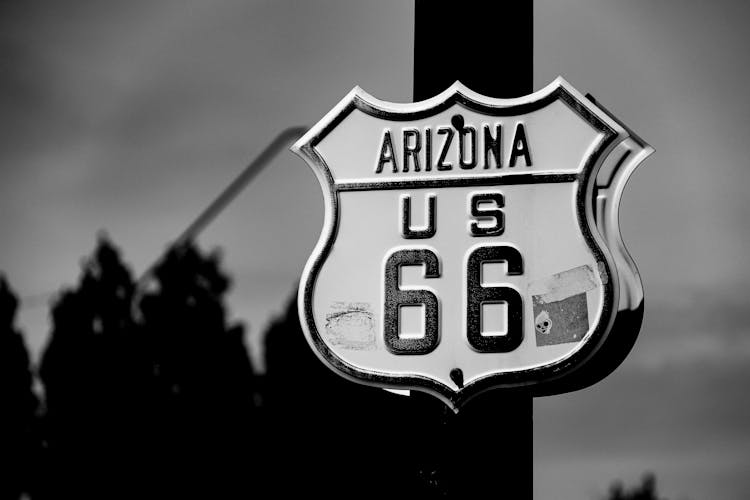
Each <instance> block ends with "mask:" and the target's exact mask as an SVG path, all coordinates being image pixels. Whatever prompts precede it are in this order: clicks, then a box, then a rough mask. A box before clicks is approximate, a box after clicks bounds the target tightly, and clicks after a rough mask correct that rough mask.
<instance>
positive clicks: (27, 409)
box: [0, 276, 38, 499]
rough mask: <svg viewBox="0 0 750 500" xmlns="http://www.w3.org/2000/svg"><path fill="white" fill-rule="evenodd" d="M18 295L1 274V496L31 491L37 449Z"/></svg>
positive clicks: (34, 407) (14, 495) (33, 399)
mask: <svg viewBox="0 0 750 500" xmlns="http://www.w3.org/2000/svg"><path fill="white" fill-rule="evenodd" d="M17 307H18V299H17V298H16V296H15V294H14V293H13V292H12V291H11V290H10V287H9V286H8V283H7V281H6V280H5V277H3V276H0V407H2V412H0V464H2V465H1V466H0V476H2V480H0V498H2V499H6V498H7V499H17V498H20V497H21V495H22V493H24V492H28V491H29V487H30V480H31V474H32V470H33V467H34V464H33V461H34V456H35V454H36V452H37V450H38V441H37V440H36V438H35V432H34V428H35V425H34V420H35V412H36V409H37V405H38V401H37V399H36V396H35V395H34V393H33V391H32V376H31V371H30V369H29V355H28V352H27V351H26V346H25V345H24V342H23V337H22V336H21V334H20V333H19V332H18V331H16V329H15V328H14V326H13V322H14V319H15V315H16V308H17Z"/></svg>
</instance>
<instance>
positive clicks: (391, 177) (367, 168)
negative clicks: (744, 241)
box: [293, 2, 651, 498]
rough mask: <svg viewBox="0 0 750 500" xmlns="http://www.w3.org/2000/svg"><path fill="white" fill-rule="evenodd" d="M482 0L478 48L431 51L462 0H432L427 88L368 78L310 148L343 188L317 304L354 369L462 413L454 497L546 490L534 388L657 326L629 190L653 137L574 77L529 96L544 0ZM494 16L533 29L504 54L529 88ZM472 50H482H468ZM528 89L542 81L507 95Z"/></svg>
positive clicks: (561, 380) (325, 340) (590, 374)
mask: <svg viewBox="0 0 750 500" xmlns="http://www.w3.org/2000/svg"><path fill="white" fill-rule="evenodd" d="M482 5H483V6H484V9H483V10H482V16H481V19H479V17H480V16H477V17H476V18H474V17H472V18H471V19H472V20H475V21H476V23H478V24H479V25H484V26H479V27H477V26H473V29H474V32H475V33H478V34H479V35H478V37H475V38H474V39H473V40H472V44H471V45H470V46H467V45H465V44H459V43H456V44H454V46H453V47H452V48H449V49H447V52H448V53H447V54H446V53H445V52H443V53H442V56H441V57H442V58H441V59H440V60H438V59H434V60H430V58H426V60H423V59H422V58H421V57H420V55H421V54H422V52H420V50H421V49H420V47H422V48H424V46H425V40H427V39H433V40H434V38H429V37H425V38H420V33H421V34H423V35H424V34H426V33H429V31H430V30H438V29H440V28H441V26H442V25H444V24H445V23H446V19H447V18H448V17H451V16H452V15H453V14H454V13H453V12H452V11H449V10H447V9H444V7H446V4H443V3H441V2H426V3H421V2H418V3H417V29H416V41H415V59H416V61H415V68H416V70H415V97H417V98H420V99H421V98H426V99H424V100H419V102H415V103H413V104H398V103H390V102H385V101H381V100H378V99H377V98H375V97H373V96H371V95H369V94H367V93H366V92H365V91H364V90H362V89H360V88H358V87H357V88H355V89H353V90H352V91H351V92H350V93H349V94H348V95H347V96H346V97H344V99H342V100H341V102H339V104H337V105H336V106H335V107H334V108H333V109H332V110H331V111H330V112H329V113H328V114H327V115H326V116H325V117H324V118H323V119H322V120H320V122H318V123H317V124H316V125H315V126H314V127H313V128H312V129H310V130H309V131H308V132H307V133H306V134H305V135H304V136H303V137H302V138H301V139H300V140H299V141H298V142H297V143H296V144H295V145H294V147H293V150H294V151H295V152H297V153H298V154H299V155H301V156H302V157H303V158H304V159H305V160H306V161H307V162H308V163H309V164H310V166H311V167H312V169H313V171H314V172H315V173H316V175H317V177H318V179H319V181H320V183H321V186H322V188H323V192H324V197H325V203H326V215H325V223H324V229H323V232H322V234H321V238H320V240H319V242H318V244H317V246H316V247H315V249H314V251H313V255H312V256H311V258H310V260H309V261H308V264H307V266H306V267H305V271H304V273H303V277H302V282H301V286H300V292H299V312H300V319H301V323H302V326H303V330H304V331H305V334H306V336H307V339H308V341H309V343H310V345H311V346H312V347H313V349H314V350H315V352H316V354H317V355H318V356H319V357H320V359H321V360H322V361H324V362H325V363H326V364H327V365H328V366H329V367H331V368H332V369H333V370H334V371H336V372H337V373H339V374H340V375H342V376H344V377H346V378H349V379H351V380H353V381H357V382H361V383H366V384H370V385H377V386H381V387H385V388H402V389H412V390H417V391H422V392H426V393H429V394H431V395H432V396H435V397H437V398H439V399H440V400H442V401H443V402H444V403H445V405H447V407H449V408H451V409H452V410H453V411H454V412H455V413H456V414H457V415H458V416H457V417H455V418H453V417H449V416H447V415H448V414H442V416H440V417H439V418H440V419H441V420H440V423H439V424H438V425H437V426H435V425H434V423H433V424H432V425H433V426H432V430H433V431H435V430H436V429H437V432H438V434H439V435H438V436H434V438H435V439H437V440H438V441H440V440H444V441H445V442H444V443H443V444H442V445H440V444H438V445H435V450H436V453H438V454H441V453H442V454H443V455H444V459H442V460H438V461H437V463H438V466H437V469H438V470H436V471H434V472H436V473H437V475H438V476H439V480H441V481H443V483H444V484H445V485H446V486H445V490H446V494H448V496H453V495H455V496H458V495H461V494H463V495H466V496H467V497H469V496H476V495H479V494H487V493H488V492H490V491H492V490H493V489H494V488H493V486H496V487H497V489H502V490H503V491H504V492H505V493H507V494H508V495H509V498H530V496H531V436H532V422H531V401H532V400H531V398H532V396H533V395H542V394H554V393H559V392H565V391H568V390H574V389H576V388H580V387H584V386H586V385H590V384H591V383H594V382H595V381H597V380H599V379H600V378H602V377H603V376H604V375H606V374H607V373H609V372H610V371H611V370H613V369H614V367H615V366H616V365H617V364H619V363H620V362H621V361H622V359H624V356H625V355H626V354H627V351H628V350H629V349H630V347H631V346H632V343H633V341H634V339H635V337H636V335H637V333H638V329H639V327H640V317H641V316H640V314H641V312H642V290H641V283H640V279H639V277H638V274H637V270H636V269H635V266H634V264H633V261H632V259H631V258H630V257H629V255H628V254H627V251H626V250H625V247H624V244H623V242H622V239H621V238H620V232H619V226H618V206H619V200H620V197H621V195H622V190H623V186H624V184H625V182H626V181H627V177H628V176H629V175H630V173H632V171H633V169H634V168H635V167H636V166H637V165H638V164H639V163H640V161H642V160H643V158H645V157H646V156H648V154H650V152H651V149H650V148H649V147H648V146H647V145H646V144H645V143H644V142H643V141H641V140H640V139H638V138H637V136H635V135H634V134H632V133H631V132H630V131H629V130H628V129H627V128H626V127H624V126H623V125H622V124H620V123H619V122H618V121H617V120H616V119H614V118H613V117H612V116H611V115H610V114H609V113H608V112H607V111H606V110H605V109H603V108H602V107H601V106H598V105H597V104H596V103H595V102H594V101H593V99H590V98H587V97H585V96H584V95H582V94H581V93H580V92H578V91H577V90H576V89H575V88H573V86H571V85H570V84H569V83H567V82H566V81H565V80H563V79H562V78H558V79H556V80H555V81H553V82H552V83H551V84H549V85H548V86H546V87H545V88H543V89H541V90H539V91H538V92H535V93H529V91H530V88H528V87H530V81H531V70H530V67H531V64H530V60H531V43H530V40H531V7H530V4H525V3H524V4H510V5H508V4H504V3H500V5H501V6H502V10H500V9H501V8H500V7H499V6H498V5H496V4H492V5H490V4H487V5H485V4H482ZM428 9H430V10H428ZM420 12H422V14H421V17H420ZM493 14H499V15H500V17H503V16H504V17H503V18H505V19H512V22H510V24H509V25H508V26H510V27H511V28H509V29H508V30H506V31H505V32H504V34H505V35H506V36H511V38H512V36H513V34H514V33H515V34H518V35H519V40H520V42H521V43H519V44H518V46H517V47H515V49H516V51H515V54H513V55H511V56H510V57H507V58H506V59H505V60H504V62H505V63H506V64H504V65H503V67H508V68H511V69H512V68H516V69H518V68H522V70H521V74H520V77H519V78H518V80H515V79H514V73H513V71H509V73H508V75H509V76H508V77H507V78H506V79H505V81H511V82H514V81H515V84H503V81H504V80H503V78H498V79H496V80H494V81H490V79H489V78H485V76H484V75H483V73H482V69H483V68H484V67H485V66H486V65H487V64H489V62H490V61H491V59H489V58H488V57H487V56H488V55H489V53H490V52H492V53H494V51H492V50H490V49H491V47H495V48H496V44H493V45H488V44H487V43H486V42H487V41H488V37H489V35H488V31H487V30H491V29H492V28H493V27H496V24H495V23H496V22H497V17H493ZM462 16H463V17H464V18H466V17H467V15H466V13H465V12H464V14H462V15H458V17H459V18H461V17H462ZM420 19H421V20H423V21H424V20H425V19H428V20H430V21H431V22H429V23H424V22H422V23H420ZM452 21H453V22H454V23H458V24H457V25H458V26H461V24H460V22H461V19H458V20H457V19H456V18H455V15H453V19H452ZM464 21H465V22H468V21H467V20H466V19H464ZM441 23H442V24H441ZM476 23H475V24H476ZM427 26H429V28H428V27H427ZM513 26H515V27H516V28H518V31H516V32H514V31H513V28H512V27H513ZM420 27H421V28H420ZM483 27H484V28H485V30H484V31H483V30H482V28H483ZM457 31H458V32H457V33H454V34H455V35H456V37H455V38H456V39H457V40H460V39H461V30H460V29H458V30H457ZM454 41H455V40H454ZM477 47H479V48H477ZM482 50H484V52H483V54H484V56H478V55H477V53H480V54H482ZM510 52H511V53H513V51H510ZM502 54H505V51H504V52H502ZM460 55H466V57H467V58H468V60H467V61H463V64H462V63H461V59H452V58H451V57H450V56H460ZM519 55H520V57H519ZM514 56H515V58H514ZM516 60H520V64H518V65H514V64H513V63H514V62H515V61H516ZM449 61H453V62H454V63H455V64H456V66H457V67H459V68H463V69H460V70H457V72H463V73H462V74H461V75H460V76H461V78H463V79H464V83H459V82H456V83H453V84H452V85H450V86H448V87H447V88H446V89H444V90H443V91H442V92H440V93H439V94H438V95H436V96H434V97H433V96H431V95H429V94H431V93H432V89H431V88H430V86H431V85H432V86H434V82H435V79H426V78H424V75H421V74H420V72H419V71H420V70H419V68H428V69H426V70H425V71H426V72H430V71H435V68H436V64H437V63H444V64H445V66H447V67H446V69H445V72H447V73H451V71H452V70H451V68H452V66H451V64H450V62H449ZM466 68H470V69H469V70H466ZM523 68H527V70H523ZM464 73H465V74H464ZM489 74H490V76H494V75H496V72H492V71H490V73H489ZM457 76H459V75H457ZM464 76H466V78H464ZM437 80H438V81H440V79H439V78H438V79H437ZM425 82H429V83H427V84H425ZM519 82H520V83H519ZM467 83H468V86H467V85H466V84H467ZM474 83H477V85H476V87H475V88H472V85H474ZM420 85H422V86H420ZM477 89H481V90H482V91H483V92H484V93H485V94H492V95H485V94H482V93H479V92H477ZM493 89H497V92H493ZM520 90H523V91H524V92H523V93H524V94H528V95H524V96H522V97H515V96H512V95H511V96H508V95H507V94H506V92H510V93H513V92H518V91H520ZM498 94H501V95H500V96H498ZM503 94H505V95H503ZM427 97H429V98H427ZM507 97H514V98H510V99H509V98H507ZM493 388H500V389H504V392H503V393H502V395H501V396H500V397H497V396H496V395H497V393H489V394H488V390H489V389H493ZM480 395H481V396H480ZM493 395H495V396H496V397H492V396H493ZM470 400H473V401H472V402H471V403H469V401H470ZM422 424H423V425H422V427H421V428H420V427H417V428H416V429H415V431H414V432H415V433H416V434H418V433H419V432H420V429H422V431H423V430H424V429H425V428H427V427H429V426H430V424H429V423H422ZM462 440H466V441H469V442H472V441H473V443H474V444H473V445H466V444H461V441H462ZM477 443H482V444H479V445H478V444H477ZM478 452H482V453H489V454H490V455H489V456H492V457H493V458H492V459H490V460H487V458H485V457H481V458H480V457H479V456H476V455H477V454H478ZM493 474H494V476H493ZM497 474H499V475H500V476H501V477H502V479H501V480H500V482H501V483H502V484H498V480H497V478H496V475H497ZM446 477H448V479H445V478H446ZM469 478H471V480H469ZM493 482H494V483H493Z"/></svg>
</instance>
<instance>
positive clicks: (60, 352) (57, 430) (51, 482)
mask: <svg viewBox="0 0 750 500" xmlns="http://www.w3.org/2000/svg"><path fill="white" fill-rule="evenodd" d="M133 292H134V282H133V279H132V277H131V274H130V272H129V271H128V269H127V268H126V267H125V266H124V265H123V263H122V261H121V260H120V257H119V254H118V251H117V250H116V249H115V248H114V246H113V245H112V244H111V243H110V242H109V241H108V240H107V239H106V238H104V237H101V238H100V240H99V243H98V246H97V248H96V250H95V252H94V255H93V256H92V257H91V258H90V259H88V260H87V261H86V262H85V264H84V269H83V273H82V276H81V282H80V284H79V285H78V287H77V288H76V289H73V290H66V291H64V292H63V293H62V295H61V296H60V298H59V299H58V300H57V302H56V303H55V304H53V306H52V321H53V327H52V335H51V339H50V342H49V344H48V346H47V348H46V350H45V352H44V356H43V359H42V364H41V368H40V375H41V378H42V381H43V383H44V387H45V393H46V403H47V411H46V415H45V418H44V422H45V426H44V437H45V440H46V443H47V451H48V453H47V456H46V459H47V460H46V475H47V476H48V480H47V481H45V482H44V485H43V486H44V489H43V490H39V491H37V494H36V495H35V496H36V497H37V498H58V497H62V496H68V495H72V496H77V497H79V498H80V497H83V498H105V497H110V498H112V497H115V496H117V494H118V493H122V496H124V495H125V494H126V493H128V491H127V489H128V487H129V486H131V485H132V483H128V482H125V481H123V477H124V471H129V472H128V473H131V472H132V467H133V465H132V464H131V459H132V458H133V457H134V456H137V454H138V453H137V452H138V451H139V450H138V444H139V438H140V437H141V436H142V434H143V432H142V431H143V427H144V425H145V421H146V408H144V406H143V405H142V404H141V394H142V392H143V390H144V388H145V387H146V385H147V381H148V380H147V379H148V365H147V363H146V358H145V357H144V355H143V350H142V347H143V346H142V345H140V343H139V339H138V338H137V335H134V330H135V328H134V326H135V325H134V323H133V321H132V318H131V315H130V303H131V299H132V296H133ZM115 485H118V486H115ZM119 485H122V486H119ZM120 488H122V489H121V490H120Z"/></svg>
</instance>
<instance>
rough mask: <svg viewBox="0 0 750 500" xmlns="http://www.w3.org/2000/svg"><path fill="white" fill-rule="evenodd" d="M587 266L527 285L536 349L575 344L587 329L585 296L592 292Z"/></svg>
mask: <svg viewBox="0 0 750 500" xmlns="http://www.w3.org/2000/svg"><path fill="white" fill-rule="evenodd" d="M597 286H598V285H597V282H596V276H595V274H594V270H593V269H592V268H591V266H588V265H584V266H579V267H575V268H573V269H569V270H567V271H563V272H560V273H557V274H554V275H552V276H551V277H549V278H546V279H543V280H538V281H534V282H532V283H530V284H529V294H530V295H531V298H532V303H533V308H534V329H535V331H536V345H537V346H539V347H542V346H547V345H556V344H564V343H567V342H579V341H580V340H581V339H583V337H584V336H585V335H586V333H587V332H588V329H589V317H588V301H587V300H586V292H588V291H589V290H593V289H594V288H596V287H597Z"/></svg>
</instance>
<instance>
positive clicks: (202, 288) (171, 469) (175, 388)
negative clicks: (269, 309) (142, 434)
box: [141, 245, 256, 498]
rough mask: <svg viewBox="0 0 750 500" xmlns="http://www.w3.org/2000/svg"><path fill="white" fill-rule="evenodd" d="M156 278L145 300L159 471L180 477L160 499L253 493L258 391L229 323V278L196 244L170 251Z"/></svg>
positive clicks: (239, 334)
mask: <svg viewBox="0 0 750 500" xmlns="http://www.w3.org/2000/svg"><path fill="white" fill-rule="evenodd" d="M154 278H155V283H154V284H155V289H154V291H152V292H150V293H149V294H147V295H146V296H145V297H144V298H143V299H142V301H141V311H142V313H143V325H144V335H145V336H146V338H147V339H148V341H149V342H150V343H151V349H152V356H153V360H152V361H153V368H154V371H153V372H154V377H155V380H154V384H153V387H152V391H153V392H152V395H151V397H152V399H153V402H154V412H153V416H154V418H155V419H156V420H157V428H158V429H159V433H158V436H153V438H154V441H155V442H158V443H159V445H158V446H159V447H160V448H159V450H158V452H159V453H158V455H157V456H156V460H155V462H154V464H153V467H154V470H156V471H157V473H158V474H159V476H160V477H161V476H164V475H165V474H166V475H167V476H171V477H172V478H179V479H177V480H176V481H170V483H169V484H163V485H161V487H162V488H163V491H162V495H161V496H164V497H166V496H169V497H172V496H195V495H196V494H203V495H204V496H206V497H207V498H213V497H220V496H221V495H238V494H239V493H242V492H245V493H248V492H250V491H251V490H252V487H253V485H252V482H251V481H250V479H249V476H248V473H249V472H250V471H251V469H252V468H253V467H254V462H255V460H256V457H255V456H254V454H253V446H252V439H251V438H252V434H253V432H254V431H255V425H254V420H253V419H254V411H253V410H254V406H255V405H254V392H255V384H254V377H253V370H252V366H251V363H250V359H249V357H248V354H247V349H246V347H245V344H244V330H243V328H242V327H241V326H236V325H234V326H232V325H228V324H227V321H226V310H225V307H224V305H223V297H224V294H225V293H226V292H227V290H228V289H229V278H228V277H227V276H226V275H224V274H223V273H222V272H221V271H220V270H219V256H218V255H217V254H216V253H214V254H212V255H210V256H208V257H204V256H202V255H201V254H200V253H199V252H198V250H197V249H196V248H195V247H194V246H191V245H186V246H181V247H177V248H173V249H171V250H170V251H169V252H168V253H167V255H166V257H165V258H164V259H163V260H162V262H161V263H160V264H159V265H158V266H157V267H156V269H155V270H154ZM164 457H168V459H167V460H164Z"/></svg>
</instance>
